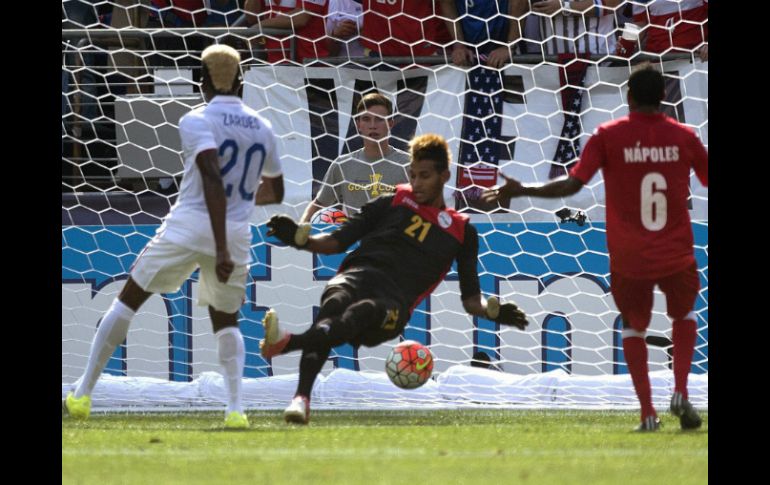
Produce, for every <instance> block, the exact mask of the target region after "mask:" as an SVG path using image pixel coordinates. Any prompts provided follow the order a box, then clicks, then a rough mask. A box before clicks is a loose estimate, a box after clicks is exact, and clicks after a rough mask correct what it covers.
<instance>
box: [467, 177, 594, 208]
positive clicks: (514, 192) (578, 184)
mask: <svg viewBox="0 0 770 485" xmlns="http://www.w3.org/2000/svg"><path fill="white" fill-rule="evenodd" d="M500 176H501V177H502V178H503V179H505V184H504V185H501V186H500V185H498V186H495V187H492V188H491V189H487V190H485V191H484V193H483V194H482V196H481V198H482V200H483V201H484V202H487V203H494V202H500V203H502V204H504V205H505V204H507V203H508V201H509V200H510V199H511V198H514V197H522V196H528V197H544V198H547V199H553V198H556V197H569V196H570V195H573V194H576V193H577V192H578V191H580V189H581V188H583V182H582V181H581V180H580V179H577V178H575V177H572V176H569V175H565V176H564V177H560V178H557V179H554V180H552V181H550V182H548V183H545V184H522V183H521V182H519V181H518V180H516V179H514V178H511V177H508V176H507V175H505V174H502V173H501V174H500Z"/></svg>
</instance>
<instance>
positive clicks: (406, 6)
mask: <svg viewBox="0 0 770 485" xmlns="http://www.w3.org/2000/svg"><path fill="white" fill-rule="evenodd" d="M438 2H439V0H420V1H414V0H395V1H394V2H393V3H390V2H383V1H382V0H363V2H362V5H363V8H364V27H363V29H362V31H361V44H362V45H363V46H364V47H365V48H366V55H369V56H371V57H379V56H402V57H415V56H432V55H434V54H435V53H436V52H437V49H439V48H443V47H445V46H447V45H448V44H449V43H450V42H451V41H452V38H451V37H450V36H449V32H448V31H447V29H446V26H445V25H444V22H443V21H442V20H441V19H440V17H439V16H438V15H440V13H441V9H440V7H439V5H438Z"/></svg>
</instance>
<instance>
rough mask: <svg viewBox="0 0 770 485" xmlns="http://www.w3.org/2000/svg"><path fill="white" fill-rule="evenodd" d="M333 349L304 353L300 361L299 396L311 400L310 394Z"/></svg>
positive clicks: (327, 348)
mask: <svg viewBox="0 0 770 485" xmlns="http://www.w3.org/2000/svg"><path fill="white" fill-rule="evenodd" d="M331 350H332V349H331V347H326V348H325V349H321V350H310V351H307V350H306V351H304V352H302V358H301V359H300V361H299V383H298V384H297V395H299V396H305V397H306V398H308V400H310V393H311V391H312V390H313V384H315V378H316V376H318V373H319V372H321V369H322V368H323V366H324V364H325V363H326V359H328V358H329V353H330V352H331Z"/></svg>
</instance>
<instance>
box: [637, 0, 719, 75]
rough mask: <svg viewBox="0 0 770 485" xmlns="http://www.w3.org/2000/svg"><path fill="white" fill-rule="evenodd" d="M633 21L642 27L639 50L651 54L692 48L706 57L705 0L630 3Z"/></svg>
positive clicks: (705, 58) (700, 56)
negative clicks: (644, 3) (640, 47)
mask: <svg viewBox="0 0 770 485" xmlns="http://www.w3.org/2000/svg"><path fill="white" fill-rule="evenodd" d="M633 14H634V22H635V23H636V24H637V25H638V26H639V27H642V32H641V37H640V39H639V40H640V45H641V46H642V51H644V52H650V53H654V54H665V53H667V52H676V51H679V52H682V51H686V52H693V51H695V53H696V54H697V55H698V58H699V59H700V60H701V61H703V62H706V61H708V55H709V54H708V52H709V51H708V15H709V3H708V0H682V1H681V2H671V1H667V0H666V1H664V0H652V1H651V2H649V3H647V4H646V5H642V4H637V3H634V4H633Z"/></svg>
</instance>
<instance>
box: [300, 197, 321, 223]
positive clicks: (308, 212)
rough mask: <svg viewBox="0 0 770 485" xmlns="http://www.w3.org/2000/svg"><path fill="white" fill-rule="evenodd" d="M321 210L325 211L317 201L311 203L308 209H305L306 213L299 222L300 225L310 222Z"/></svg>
mask: <svg viewBox="0 0 770 485" xmlns="http://www.w3.org/2000/svg"><path fill="white" fill-rule="evenodd" d="M321 209H323V207H322V206H320V205H318V204H317V203H316V201H315V200H313V201H312V202H311V203H309V204H308V205H307V207H305V212H303V213H302V217H301V218H300V219H299V222H300V223H303V222H310V219H312V218H313V214H315V213H316V212H318V211H319V210H321Z"/></svg>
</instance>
